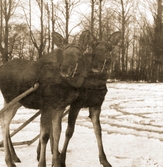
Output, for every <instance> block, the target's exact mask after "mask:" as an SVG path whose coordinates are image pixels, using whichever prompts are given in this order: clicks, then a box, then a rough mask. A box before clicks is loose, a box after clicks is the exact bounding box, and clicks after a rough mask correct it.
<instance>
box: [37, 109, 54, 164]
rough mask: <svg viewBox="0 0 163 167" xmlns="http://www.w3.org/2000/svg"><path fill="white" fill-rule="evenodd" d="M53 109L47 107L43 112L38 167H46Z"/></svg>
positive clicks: (38, 148)
mask: <svg viewBox="0 0 163 167" xmlns="http://www.w3.org/2000/svg"><path fill="white" fill-rule="evenodd" d="M51 120H52V119H51V108H50V107H45V108H44V109H43V110H41V121H40V139H39V145H38V147H37V159H38V160H39V163H38V167H46V146H47V142H48V140H49V136H50V128H51Z"/></svg>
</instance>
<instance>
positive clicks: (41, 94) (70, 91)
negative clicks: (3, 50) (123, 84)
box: [0, 31, 91, 167]
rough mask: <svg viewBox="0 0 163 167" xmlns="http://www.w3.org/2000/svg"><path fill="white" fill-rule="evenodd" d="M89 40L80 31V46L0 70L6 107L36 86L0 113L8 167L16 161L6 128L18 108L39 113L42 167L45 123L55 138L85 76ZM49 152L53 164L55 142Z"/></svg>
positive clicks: (42, 166)
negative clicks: (66, 108) (85, 55)
mask: <svg viewBox="0 0 163 167" xmlns="http://www.w3.org/2000/svg"><path fill="white" fill-rule="evenodd" d="M89 37H91V36H90V32H89V31H84V32H83V33H82V34H81V39H86V40H83V41H79V42H80V45H79V44H76V45H73V46H72V45H70V46H67V48H66V49H65V50H64V49H63V50H61V49H57V50H55V51H54V52H53V53H51V54H49V55H46V56H44V57H43V58H41V59H39V60H38V61H27V60H22V59H15V60H12V61H10V62H8V63H6V64H5V65H3V66H1V67H0V89H1V92H2V94H3V97H4V100H5V104H8V103H9V102H10V101H12V100H13V99H14V98H15V97H17V96H18V95H19V94H21V93H22V92H24V91H26V90H27V89H29V88H30V87H32V86H33V84H34V83H36V82H38V83H39V87H38V89H37V90H36V91H34V92H32V93H31V94H29V95H27V96H26V97H24V98H23V99H21V100H20V101H18V102H16V103H15V104H14V105H13V106H12V107H9V108H8V109H7V110H6V111H5V112H4V113H3V114H1V112H0V114H1V116H0V123H1V127H2V134H3V142H4V149H5V161H6V164H7V166H8V167H16V165H15V162H19V161H20V160H19V158H18V157H17V155H16V153H15V150H14V148H13V145H12V142H11V139H10V135H9V125H10V122H11V120H12V118H13V117H14V115H15V114H16V111H17V110H18V109H19V108H20V107H21V106H22V105H23V106H25V107H27V108H32V109H40V110H41V113H42V116H41V121H42V122H43V124H41V125H42V126H41V135H40V141H41V154H40V161H39V165H38V166H39V167H45V166H46V162H45V144H46V140H47V134H48V133H49V132H48V131H49V128H48V127H46V124H47V122H49V119H48V118H49V116H52V118H53V119H52V124H53V126H54V127H56V128H53V130H54V132H53V134H54V136H53V138H54V139H55V137H56V136H57V135H56V134H58V136H59V134H60V122H61V115H62V112H63V111H64V109H65V107H66V106H67V105H69V104H71V103H72V102H73V101H74V100H75V99H76V98H77V96H78V89H77V88H79V87H80V86H81V85H82V84H83V82H84V78H85V77H86V74H87V73H86V70H85V64H84V58H83V53H84V49H83V48H84V46H85V45H86V43H88V42H89V41H90V39H89ZM69 50H72V51H73V52H71V53H72V54H70V52H69ZM50 121H51V119H50ZM44 123H45V126H44ZM48 126H49V125H48ZM46 130H47V131H46ZM54 143H55V142H54ZM53 153H54V154H53V164H55V163H57V161H58V160H57V159H56V158H58V157H57V155H58V151H57V143H56V146H55V148H54V152H53ZM56 166H57V165H56Z"/></svg>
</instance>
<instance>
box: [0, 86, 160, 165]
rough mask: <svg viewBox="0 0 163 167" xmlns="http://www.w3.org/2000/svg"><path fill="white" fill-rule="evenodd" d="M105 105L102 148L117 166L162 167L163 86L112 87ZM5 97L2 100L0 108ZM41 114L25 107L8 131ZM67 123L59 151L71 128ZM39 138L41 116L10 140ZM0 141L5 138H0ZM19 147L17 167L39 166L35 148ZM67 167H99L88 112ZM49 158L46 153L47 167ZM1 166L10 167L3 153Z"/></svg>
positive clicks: (82, 118)
mask: <svg viewBox="0 0 163 167" xmlns="http://www.w3.org/2000/svg"><path fill="white" fill-rule="evenodd" d="M107 87H108V93H107V95H106V97H105V101H104V103H103V106H102V113H101V117H100V119H101V124H102V129H103V131H102V134H103V144H104V149H105V152H106V155H107V158H108V160H109V162H110V163H111V164H112V166H113V167H163V84H161V83H157V84H147V83H109V84H107ZM2 107H3V98H2V97H1V96H0V108H2ZM36 112H37V111H35V110H29V109H25V108H23V107H22V108H21V109H20V110H19V111H18V113H17V115H16V116H15V117H14V119H13V121H12V124H11V126H10V129H11V131H13V130H14V129H15V128H16V127H17V126H20V125H21V124H22V123H23V122H25V121H26V120H27V119H28V118H29V117H31V116H32V115H33V114H35V113H36ZM66 122H67V117H65V118H64V119H63V129H62V134H61V142H60V147H61V146H62V143H63V139H64V133H65V130H66V125H67V123H66ZM38 133H39V117H38V118H36V119H35V120H34V121H32V123H30V124H29V125H28V126H27V127H25V128H24V129H23V130H22V131H21V132H19V133H18V134H16V135H15V136H14V137H12V140H13V141H15V142H18V141H24V140H31V139H32V138H34V137H35V136H36V135H38ZM0 140H2V135H1V134H0ZM37 143H38V140H37V141H36V142H34V143H33V144H32V145H30V146H27V145H19V146H15V149H16V152H17V154H18V156H19V158H20V159H21V161H22V162H21V163H17V167H29V166H30V167H37V160H36V147H37ZM66 164H67V167H83V166H84V167H100V166H101V165H100V163H99V160H98V149H97V143H96V138H95V135H94V131H93V128H92V124H91V122H90V120H89V118H88V110H87V109H82V110H81V112H80V114H79V116H78V119H77V123H76V129H75V133H74V136H73V138H72V139H71V142H70V144H69V147H68V151H67V160H66ZM50 166H51V153H50V148H49V145H48V148H47V167H50ZM0 167H6V165H5V162H4V150H3V148H0Z"/></svg>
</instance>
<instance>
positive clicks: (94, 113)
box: [89, 106, 112, 167]
mask: <svg viewBox="0 0 163 167" xmlns="http://www.w3.org/2000/svg"><path fill="white" fill-rule="evenodd" d="M89 112H90V117H91V121H92V123H93V128H94V132H95V135H96V139H97V144H98V149H99V160H100V163H101V164H102V165H103V167H112V166H111V165H110V164H109V162H108V161H107V159H106V155H105V153H104V149H103V144H102V133H101V125H100V119H99V117H100V113H101V107H100V106H99V107H90V108H89Z"/></svg>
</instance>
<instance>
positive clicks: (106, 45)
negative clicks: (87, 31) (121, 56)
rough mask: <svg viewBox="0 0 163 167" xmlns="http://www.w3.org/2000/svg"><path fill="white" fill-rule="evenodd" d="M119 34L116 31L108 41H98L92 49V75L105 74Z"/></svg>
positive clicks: (119, 36) (111, 59)
mask: <svg viewBox="0 0 163 167" xmlns="http://www.w3.org/2000/svg"><path fill="white" fill-rule="evenodd" d="M120 38H121V32H120V31H117V32H114V33H113V34H111V35H110V37H109V41H108V42H107V41H99V42H96V43H95V44H94V47H93V60H92V67H91V71H92V72H94V73H103V72H107V71H108V69H109V68H110V65H111V62H112V61H113V57H112V54H111V52H112V50H113V49H114V47H115V46H116V45H118V43H119V41H120Z"/></svg>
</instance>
